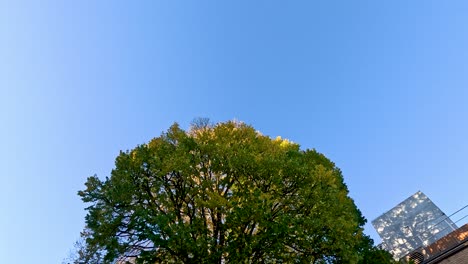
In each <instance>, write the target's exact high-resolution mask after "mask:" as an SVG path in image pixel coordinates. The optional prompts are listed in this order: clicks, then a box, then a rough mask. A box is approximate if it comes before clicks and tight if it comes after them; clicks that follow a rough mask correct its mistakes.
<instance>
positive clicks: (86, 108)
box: [0, 0, 468, 263]
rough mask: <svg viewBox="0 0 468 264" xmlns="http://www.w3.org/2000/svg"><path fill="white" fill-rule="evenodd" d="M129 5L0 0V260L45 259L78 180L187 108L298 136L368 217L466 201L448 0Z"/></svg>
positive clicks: (456, 54)
mask: <svg viewBox="0 0 468 264" xmlns="http://www.w3.org/2000/svg"><path fill="white" fill-rule="evenodd" d="M130 2H131V3H130ZM130 2H129V1H91V0H83V1H73V3H72V2H70V1H55V2H54V1H8V0H6V1H5V0H0V124H1V129H0V147H1V149H2V151H0V177H1V182H2V184H1V188H2V189H1V191H0V210H1V212H2V217H0V226H2V229H3V230H2V236H1V239H0V255H1V256H2V261H5V263H60V262H61V260H62V259H63V258H64V257H66V256H67V253H68V251H69V250H70V249H71V248H72V246H73V243H74V241H75V240H76V239H77V238H78V237H79V232H80V231H81V229H82V228H83V225H84V216H85V211H84V210H83V208H84V205H83V204H82V203H81V201H80V199H79V197H78V196H77V195H76V192H77V191H78V190H80V189H83V187H84V185H83V183H84V182H85V180H86V178H87V177H88V176H90V175H93V174H97V175H98V176H101V177H105V176H107V175H109V173H110V171H111V169H112V168H113V164H114V158H115V157H116V156H117V154H118V153H119V151H120V150H127V149H131V148H133V147H135V146H136V145H137V144H140V143H144V142H147V141H149V140H150V139H151V138H152V137H155V136H158V135H159V134H160V133H161V132H162V131H163V130H166V129H167V128H168V127H169V126H170V125H171V124H172V123H173V122H178V123H180V124H181V125H182V127H185V128H188V126H189V123H190V121H191V120H192V119H193V118H195V117H200V116H201V117H209V118H210V119H211V120H212V121H215V122H217V121H226V120H230V119H233V118H236V119H239V120H243V121H245V122H246V123H249V124H251V125H253V126H254V127H255V128H256V129H258V130H260V131H262V133H263V134H266V135H270V136H272V137H276V136H278V135H280V136H282V137H284V138H288V139H290V140H292V141H294V142H297V143H299V144H301V146H302V148H316V149H317V150H318V151H320V152H322V153H324V154H325V155H326V156H327V157H329V158H330V159H332V160H333V161H334V162H335V163H336V165H337V166H338V167H340V168H341V169H342V171H343V174H344V177H345V181H346V183H347V184H348V186H349V189H350V196H351V197H352V198H353V199H354V200H355V202H356V204H357V205H358V207H359V208H360V209H361V211H362V212H363V214H364V216H365V217H366V218H367V219H368V220H369V221H370V220H372V219H374V218H376V217H377V216H379V215H380V214H382V213H384V212H385V211H387V210H388V209H390V208H391V207H393V206H394V205H396V204H397V203H399V202H400V201H402V200H404V199H405V198H407V197H408V196H410V195H412V194H413V193H415V192H416V191H418V190H421V191H423V192H425V193H426V194H427V195H428V196H429V197H430V198H431V199H432V200H433V201H434V202H435V203H436V204H437V205H438V206H439V207H440V208H441V209H442V210H443V211H445V212H446V213H447V214H450V213H452V212H454V211H455V210H457V209H459V208H461V207H462V206H464V205H466V204H468V192H467V191H466V189H467V184H468V177H467V175H468V163H467V162H466V161H467V159H468V141H467V139H466V135H468V123H467V117H468V104H467V99H468V88H467V87H468V74H467V70H468V49H467V48H466V47H468V30H467V27H466V25H468V17H467V16H466V14H467V12H468V4H467V3H466V1H449V2H447V1H294V2H293V3H286V2H285V1H256V2H253V1H223V2H221V1H130ZM454 220H456V219H454ZM366 233H367V234H369V235H371V236H372V237H373V238H374V239H376V241H377V242H378V241H379V239H378V237H377V235H376V233H375V231H374V230H373V228H372V227H371V226H370V224H368V225H366Z"/></svg>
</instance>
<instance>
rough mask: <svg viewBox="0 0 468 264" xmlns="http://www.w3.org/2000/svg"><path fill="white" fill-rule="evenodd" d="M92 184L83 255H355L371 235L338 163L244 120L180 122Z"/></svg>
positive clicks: (189, 259)
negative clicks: (183, 125)
mask: <svg viewBox="0 0 468 264" xmlns="http://www.w3.org/2000/svg"><path fill="white" fill-rule="evenodd" d="M85 185H86V188H85V189H84V190H82V191H80V192H79V195H80V196H81V197H82V200H83V201H84V202H85V203H88V204H89V207H87V211H88V213H87V216H86V225H87V226H86V229H85V231H86V232H83V234H84V237H85V239H86V243H85V245H84V246H83V247H82V249H81V251H80V257H79V258H78V259H77V260H76V261H75V262H76V263H81V262H80V261H82V262H86V263H91V262H93V263H116V262H117V263H125V261H129V262H130V263H358V262H362V260H363V259H364V257H363V252H366V250H367V251H369V247H371V243H372V242H371V240H370V239H369V238H368V237H367V236H365V235H364V234H363V228H362V227H363V225H364V223H365V219H364V218H363V216H362V215H361V213H360V211H359V210H358V209H357V207H356V205H355V204H354V202H353V200H352V199H351V198H350V197H349V195H348V189H347V186H346V185H345V183H344V180H343V176H342V174H341V171H340V170H339V169H338V168H337V167H336V166H335V164H334V163H332V162H331V161H330V160H329V159H327V158H326V157H325V156H324V155H323V154H320V153H319V152H317V151H315V150H309V149H307V150H301V149H300V147H299V145H298V144H296V143H293V142H290V141H288V140H285V139H281V138H279V137H278V138H275V139H272V138H270V137H268V136H264V135H262V134H261V133H260V132H258V131H256V130H255V129H254V128H253V127H251V126H249V125H246V124H244V123H240V122H234V121H229V122H225V123H218V124H216V125H209V124H208V123H207V122H198V123H197V124H196V125H194V126H192V128H191V129H190V130H188V131H184V130H183V129H181V128H180V127H179V125H177V124H174V125H172V126H171V127H170V128H169V129H168V131H167V132H165V133H163V134H162V135H161V136H159V137H157V138H154V139H153V140H151V141H150V142H149V143H147V144H142V145H139V146H137V147H135V148H134V149H132V150H130V151H125V152H121V153H120V154H119V155H118V157H117V158H116V162H115V168H114V169H113V170H112V172H111V175H110V177H107V178H106V179H104V180H101V179H99V178H98V177H97V176H92V177H89V178H88V180H87V182H86V184H85ZM85 258H86V259H87V260H85Z"/></svg>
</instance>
